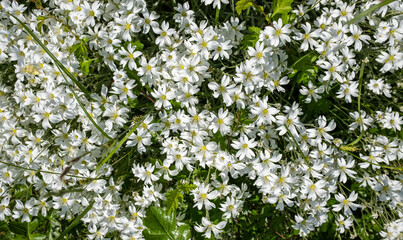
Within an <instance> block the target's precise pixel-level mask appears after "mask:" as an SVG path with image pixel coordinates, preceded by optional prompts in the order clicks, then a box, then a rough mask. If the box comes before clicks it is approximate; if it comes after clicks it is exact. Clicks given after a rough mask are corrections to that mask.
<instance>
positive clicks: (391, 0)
mask: <svg viewBox="0 0 403 240" xmlns="http://www.w3.org/2000/svg"><path fill="white" fill-rule="evenodd" d="M394 1H396V0H384V1H382V2H380V3H378V4H376V5H374V6H372V7H370V8H369V9H368V10H366V11H364V12H362V13H359V14H358V15H356V16H355V17H354V18H353V19H351V20H350V21H348V22H347V24H352V23H355V22H357V21H358V20H359V19H361V18H363V17H364V16H366V15H368V14H370V13H372V12H373V11H375V10H377V9H379V8H381V7H383V6H385V5H388V4H389V3H392V2H394Z"/></svg>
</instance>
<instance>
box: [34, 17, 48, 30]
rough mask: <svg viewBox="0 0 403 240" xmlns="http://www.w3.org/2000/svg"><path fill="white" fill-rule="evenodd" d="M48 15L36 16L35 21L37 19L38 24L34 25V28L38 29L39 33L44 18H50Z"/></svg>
mask: <svg viewBox="0 0 403 240" xmlns="http://www.w3.org/2000/svg"><path fill="white" fill-rule="evenodd" d="M50 17H51V16H50V15H47V16H38V17H37V18H36V21H38V24H37V25H36V29H37V30H38V32H39V33H42V26H43V24H44V23H45V20H46V19H48V18H50Z"/></svg>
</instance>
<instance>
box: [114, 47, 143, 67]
mask: <svg viewBox="0 0 403 240" xmlns="http://www.w3.org/2000/svg"><path fill="white" fill-rule="evenodd" d="M135 49H136V46H132V44H131V43H129V45H128V46H127V50H126V49H124V48H123V47H122V48H121V49H120V50H119V59H120V65H122V66H125V65H126V64H127V67H128V68H129V69H130V70H133V69H135V68H137V65H136V61H135V59H136V58H137V57H138V56H140V55H141V54H142V53H141V52H140V51H134V50H135Z"/></svg>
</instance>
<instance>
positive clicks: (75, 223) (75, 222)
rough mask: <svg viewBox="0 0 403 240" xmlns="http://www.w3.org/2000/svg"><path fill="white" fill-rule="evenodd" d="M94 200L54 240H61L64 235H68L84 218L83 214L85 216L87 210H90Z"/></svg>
mask: <svg viewBox="0 0 403 240" xmlns="http://www.w3.org/2000/svg"><path fill="white" fill-rule="evenodd" d="M94 203H95V200H92V201H91V203H90V205H88V207H86V208H85V209H84V211H83V212H82V213H80V215H78V216H77V217H76V218H75V219H74V220H73V222H71V223H70V225H69V226H68V227H67V228H66V229H65V230H64V231H63V232H62V233H61V234H60V236H59V237H58V238H57V239H56V240H62V239H63V237H64V236H66V234H68V233H69V232H70V231H71V230H72V229H73V228H74V227H75V226H76V225H77V224H78V223H79V222H80V220H81V218H83V217H84V216H85V214H87V212H88V211H89V210H91V208H92V205H94Z"/></svg>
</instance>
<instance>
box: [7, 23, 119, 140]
mask: <svg viewBox="0 0 403 240" xmlns="http://www.w3.org/2000/svg"><path fill="white" fill-rule="evenodd" d="M11 16H12V17H13V18H15V19H16V20H17V21H18V22H19V23H20V24H21V25H22V26H23V27H24V29H25V30H26V31H27V32H28V33H29V34H30V35H31V36H32V37H33V38H34V39H35V41H36V43H38V44H39V45H40V46H41V47H42V48H43V50H45V52H46V53H47V54H48V55H49V56H50V57H51V58H52V59H53V61H54V62H55V64H56V66H57V67H58V68H59V70H60V71H61V72H62V75H63V73H65V74H66V75H67V76H68V77H69V78H70V79H71V80H72V81H73V82H74V83H75V84H76V85H77V86H78V87H79V88H80V89H81V91H83V92H84V93H85V95H87V96H88V97H89V98H90V99H92V98H91V97H90V93H89V92H88V91H87V89H85V88H84V86H83V85H82V84H81V83H80V82H79V81H78V80H77V79H76V78H75V77H74V76H73V74H71V73H70V72H69V71H68V70H67V69H66V68H65V67H64V66H63V64H62V63H61V62H59V60H57V58H56V57H55V56H54V55H53V54H52V53H51V52H50V51H49V49H48V48H47V47H46V46H45V45H44V44H43V43H42V42H41V41H40V40H39V38H38V37H37V36H36V35H35V34H34V33H33V32H32V31H31V29H29V27H28V26H27V25H25V24H24V23H23V22H22V21H21V20H20V19H18V18H16V17H15V16H13V15H11ZM63 78H64V80H65V81H66V83H67V86H68V87H69V88H70V90H71V92H72V93H73V95H74V97H75V98H76V100H77V102H78V104H79V105H80V107H81V108H82V109H83V111H84V113H85V115H87V117H88V118H89V119H90V121H91V122H92V124H94V126H95V127H96V128H97V129H98V130H99V131H100V132H101V133H102V135H104V136H105V137H106V138H108V139H112V138H111V137H110V136H109V135H108V134H107V133H106V132H104V131H103V130H102V128H101V127H100V126H99V125H98V124H97V123H96V122H95V121H94V119H93V118H92V117H91V115H90V114H89V113H88V111H87V110H86V109H85V107H84V105H83V104H82V103H81V101H80V99H79V98H78V96H77V94H76V93H75V91H74V90H73V88H72V87H71V85H70V83H69V82H68V81H67V79H66V78H65V76H64V75H63Z"/></svg>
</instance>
